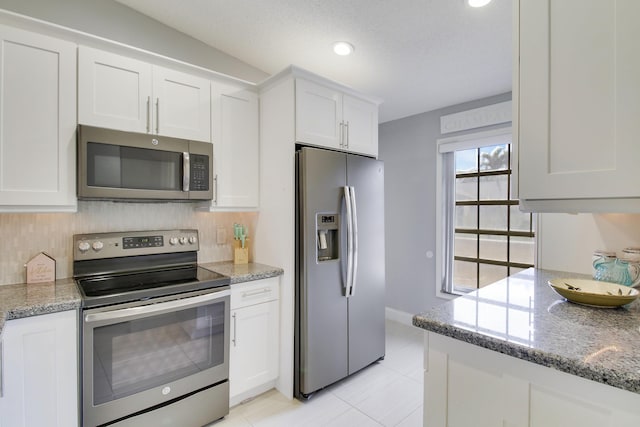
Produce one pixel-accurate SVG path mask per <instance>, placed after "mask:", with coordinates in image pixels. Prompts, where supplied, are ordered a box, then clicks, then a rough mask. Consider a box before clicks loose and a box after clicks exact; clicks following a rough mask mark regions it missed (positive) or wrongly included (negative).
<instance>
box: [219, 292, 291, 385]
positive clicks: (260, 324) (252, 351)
mask: <svg viewBox="0 0 640 427" xmlns="http://www.w3.org/2000/svg"><path fill="white" fill-rule="evenodd" d="M278 317H279V316H278V301H270V302H265V303H261V304H255V305H251V306H248V307H243V308H238V309H235V310H232V311H231V349H230V352H229V390H230V391H229V394H230V395H231V397H233V396H236V395H238V394H240V393H243V392H245V391H247V390H250V389H252V388H254V387H257V386H260V385H262V384H264V383H267V382H269V381H271V380H274V379H275V378H276V377H277V376H278V346H279V341H278Z"/></svg>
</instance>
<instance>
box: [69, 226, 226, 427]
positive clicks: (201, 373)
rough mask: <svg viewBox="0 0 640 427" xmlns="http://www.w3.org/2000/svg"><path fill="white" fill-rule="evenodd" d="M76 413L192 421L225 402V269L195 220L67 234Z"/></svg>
mask: <svg viewBox="0 0 640 427" xmlns="http://www.w3.org/2000/svg"><path fill="white" fill-rule="evenodd" d="M73 242H74V262H73V274H74V278H75V279H76V282H77V284H78V287H79V289H80V291H81V293H82V297H83V308H82V312H81V315H82V319H81V329H82V330H81V349H82V350H81V370H82V421H83V425H84V426H85V427H89V426H106V425H113V426H136V427H140V426H160V425H162V426H181V427H190V426H193V427H196V426H198V427H199V426H202V425H205V424H208V423H210V422H212V421H214V420H217V419H219V418H221V417H223V416H225V415H226V414H227V413H228V411H229V381H228V378H229V344H228V343H229V278H228V277H226V276H222V275H220V274H217V273H214V272H211V271H208V270H206V269H203V268H201V267H198V265H197V251H198V248H199V241H198V232H197V230H163V231H142V232H124V233H99V234H83V235H76V236H74V240H73Z"/></svg>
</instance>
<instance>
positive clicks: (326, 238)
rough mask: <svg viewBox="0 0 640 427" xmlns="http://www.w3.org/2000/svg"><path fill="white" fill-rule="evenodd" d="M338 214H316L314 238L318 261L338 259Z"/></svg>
mask: <svg viewBox="0 0 640 427" xmlns="http://www.w3.org/2000/svg"><path fill="white" fill-rule="evenodd" d="M339 224H340V216H339V215H338V214H327V213H321V214H317V217H316V239H317V243H318V245H317V246H318V250H317V254H318V262H320V261H331V260H336V259H338V257H339V255H340V251H339V248H340V228H339Z"/></svg>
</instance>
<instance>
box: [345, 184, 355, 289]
mask: <svg viewBox="0 0 640 427" xmlns="http://www.w3.org/2000/svg"><path fill="white" fill-rule="evenodd" d="M343 190H344V203H345V206H346V207H347V280H346V284H345V288H346V289H345V296H346V297H347V298H348V297H349V296H350V295H351V286H352V283H353V282H352V279H353V210H352V209H353V207H352V204H351V191H350V189H349V187H347V186H345V187H343Z"/></svg>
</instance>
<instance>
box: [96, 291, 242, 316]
mask: <svg viewBox="0 0 640 427" xmlns="http://www.w3.org/2000/svg"><path fill="white" fill-rule="evenodd" d="M230 293H231V292H230V291H229V290H224V291H218V292H213V293H209V294H205V295H198V296H195V297H187V298H182V299H177V300H172V301H167V302H161V303H157V304H148V305H141V306H138V307H130V308H123V309H120V310H111V311H102V312H99V313H90V314H87V315H85V316H84V321H85V323H97V322H104V321H112V320H120V321H124V320H126V319H133V318H140V317H146V316H149V315H152V314H162V313H166V312H171V311H176V310H180V309H187V308H192V307H197V306H200V305H203V304H206V303H208V302H211V301H214V300H218V299H222V298H224V297H226V296H228V295H230Z"/></svg>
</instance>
